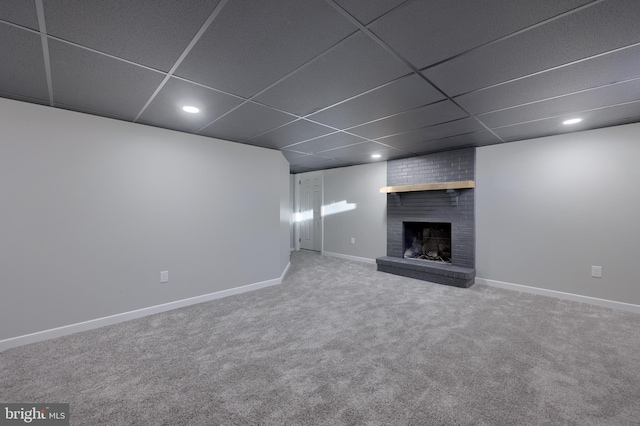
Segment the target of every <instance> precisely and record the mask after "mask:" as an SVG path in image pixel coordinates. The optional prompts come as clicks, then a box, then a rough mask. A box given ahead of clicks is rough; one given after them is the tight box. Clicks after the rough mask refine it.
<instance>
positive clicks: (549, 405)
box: [0, 252, 640, 425]
mask: <svg viewBox="0 0 640 426" xmlns="http://www.w3.org/2000/svg"><path fill="white" fill-rule="evenodd" d="M0 401H2V402H69V403H70V404H71V424H73V425H219V424H220V425H222V424H224V425H246V424H265V425H268V424H274V425H275V424H278V425H279V424H292V425H294V424H300V425H308V424H326V425H340V424H345V425H346V424H353V425H360V424H371V425H376V424H380V425H414V424H415V425H481V424H486V425H502V424H504V425H526V424H531V425H537V424H553V425H558V424H559V425H565V424H566V425H632V424H636V425H638V424H640V315H637V314H631V313H626V312H621V311H614V310H611V309H605V308H601V307H596V306H591V305H586V304H579V303H575V302H567V301H562V300H558V299H552V298H548V297H543V296H535V295H530V294H524V293H519V292H514V291H508V290H502V289H497V288H492V287H487V286H481V285H475V286H473V287H472V288H470V289H459V288H454V287H447V286H443V285H438V284H431V283H427V282H423V281H417V280H412V279H409V278H404V277H398V276H394V275H389V274H385V273H382V272H377V271H376V270H375V266H374V265H369V264H362V263H356V262H350V261H346V260H341V259H335V258H330V257H324V256H320V255H318V254H315V253H310V252H297V253H292V258H291V269H290V271H289V273H288V274H287V277H286V279H285V281H284V282H283V284H281V285H279V286H274V287H269V288H265V289H262V290H258V291H255V292H250V293H245V294H241V295H236V296H231V297H228V298H225V299H219V300H215V301H212V302H207V303H202V304H199V305H195V306H190V307H186V308H182V309H177V310H174V311H170V312H165V313H162V314H157V315H153V316H149V317H146V318H141V319H138V320H133V321H129V322H125V323H120V324H116V325H113V326H109V327H104V328H101V329H97V330H92V331H88V332H83V333H78V334H75V335H71V336H66V337H62V338H59V339H55V340H50V341H47V342H41V343H36V344H32V345H27V346H22V347H19V348H15V349H10V350H7V351H5V352H3V353H1V354H0Z"/></svg>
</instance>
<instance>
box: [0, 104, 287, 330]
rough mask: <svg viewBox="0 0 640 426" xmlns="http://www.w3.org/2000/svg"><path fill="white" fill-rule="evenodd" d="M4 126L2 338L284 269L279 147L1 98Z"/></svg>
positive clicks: (283, 174)
mask: <svg viewBox="0 0 640 426" xmlns="http://www.w3.org/2000/svg"><path fill="white" fill-rule="evenodd" d="M0 132H1V138H2V139H1V142H0V195H1V199H2V205H1V208H0V271H2V274H1V275H0V280H1V284H2V297H0V340H1V339H5V338H10V337H15V336H19V335H24V334H27V333H32V332H36V331H41V330H45V329H51V328H54V327H59V326H63V325H68V324H74V323H78V322H81V321H86V320H90V319H95V318H100V317H104V316H108V315H113V314H118V313H123V312H127V311H131V310H135V309H140V308H145V307H149V306H155V305H158V304H162V303H166V302H170V301H176V300H181V299H185V298H189V297H194V296H198V295H204V294H208V293H212V292H216V291H220V290H225V289H229V288H233V287H238V286H242V285H247V284H252V283H257V282H262V281H267V280H272V279H277V278H279V277H280V276H281V274H282V272H283V270H284V267H285V265H286V261H287V259H288V255H289V252H288V250H289V232H288V230H289V227H288V217H287V216H288V215H289V212H288V209H289V203H288V197H289V188H288V186H285V183H286V182H288V164H287V162H286V160H284V158H283V157H282V155H281V153H280V152H277V151H272V150H266V149H262V148H257V147H251V146H246V145H240V144H236V143H231V142H225V141H220V140H214V139H210V138H204V137H199V136H194V135H188V134H184V133H179V132H173V131H169V130H164V129H157V128H153V127H147V126H142V125H136V124H131V123H125V122H121V121H116V120H110V119H106V118H101V117H95V116H91V115H84V114H79V113H74V112H68V111H64V110H59V109H53V108H48V107H43V106H38V105H33V104H28V103H22V102H16V101H11V100H7V99H0ZM285 219H286V223H285ZM285 252H286V255H285ZM163 270H168V271H169V278H170V281H169V283H166V284H160V271H163Z"/></svg>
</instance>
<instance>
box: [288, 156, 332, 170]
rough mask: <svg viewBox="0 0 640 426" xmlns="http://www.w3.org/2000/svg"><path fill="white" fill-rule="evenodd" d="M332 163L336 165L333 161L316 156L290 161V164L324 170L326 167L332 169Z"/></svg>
mask: <svg viewBox="0 0 640 426" xmlns="http://www.w3.org/2000/svg"><path fill="white" fill-rule="evenodd" d="M332 163H334V160H333V159H331V158H326V157H321V156H316V155H305V156H303V157H297V158H293V159H292V160H290V164H292V165H296V166H303V167H317V168H324V167H325V166H326V165H329V167H330V166H331V164H332Z"/></svg>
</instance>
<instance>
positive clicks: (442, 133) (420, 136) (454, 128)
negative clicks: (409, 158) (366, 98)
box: [376, 117, 484, 149]
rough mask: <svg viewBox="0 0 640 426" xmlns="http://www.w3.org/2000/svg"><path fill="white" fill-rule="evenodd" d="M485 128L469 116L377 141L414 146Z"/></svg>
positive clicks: (402, 147) (401, 146) (401, 145)
mask: <svg viewBox="0 0 640 426" xmlns="http://www.w3.org/2000/svg"><path fill="white" fill-rule="evenodd" d="M483 129H484V127H482V125H481V124H479V123H478V122H477V121H476V120H475V119H473V118H472V117H468V118H463V119H460V120H456V121H451V122H449V123H445V124H439V125H437V126H431V127H424V128H421V129H417V130H414V131H411V132H407V133H401V134H398V135H394V136H388V137H386V138H381V139H376V142H380V143H383V144H385V145H389V146H393V147H395V148H400V149H404V147H407V146H414V145H415V144H417V143H421V142H426V141H430V140H433V139H440V138H444V137H447V136H454V135H461V134H464V133H471V132H475V131H478V130H483Z"/></svg>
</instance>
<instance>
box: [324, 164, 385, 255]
mask: <svg viewBox="0 0 640 426" xmlns="http://www.w3.org/2000/svg"><path fill="white" fill-rule="evenodd" d="M383 186H387V163H385V162H381V163H372V164H365V165H361V166H352V167H342V168H337V169H330V170H325V171H324V203H325V206H330V205H331V203H338V202H341V201H347V203H355V204H356V208H355V210H350V211H345V212H342V213H337V214H333V215H329V216H325V218H324V249H323V250H324V251H325V252H329V253H336V254H341V255H347V256H355V257H361V258H365V259H371V260H374V259H375V258H376V257H380V256H384V255H385V254H386V251H387V239H386V226H387V225H386V208H387V197H386V195H385V194H381V193H380V188H381V187H383ZM351 237H355V241H356V243H355V244H351Z"/></svg>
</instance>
